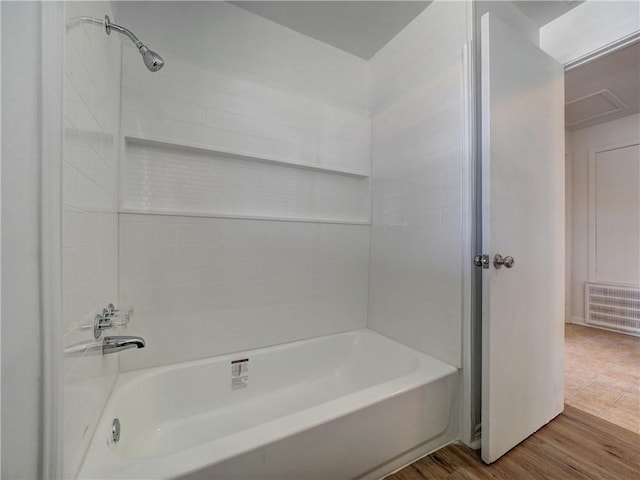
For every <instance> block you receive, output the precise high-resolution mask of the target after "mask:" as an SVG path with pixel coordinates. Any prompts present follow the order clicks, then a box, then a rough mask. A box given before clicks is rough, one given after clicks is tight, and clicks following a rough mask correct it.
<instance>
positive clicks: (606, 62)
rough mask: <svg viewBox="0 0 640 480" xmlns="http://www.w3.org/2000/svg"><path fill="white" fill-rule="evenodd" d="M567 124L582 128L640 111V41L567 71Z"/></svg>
mask: <svg viewBox="0 0 640 480" xmlns="http://www.w3.org/2000/svg"><path fill="white" fill-rule="evenodd" d="M565 104H566V105H565V125H566V127H567V129H568V130H578V129H580V128H585V127H590V126H593V125H597V124H599V123H604V122H608V121H611V120H615V119H617V118H621V117H626V116H627V115H633V114H635V113H639V112H640V43H636V44H634V45H631V46H629V47H626V48H624V49H622V50H620V51H618V52H615V53H612V54H611V55H607V56H605V57H602V58H599V59H597V60H594V61H592V62H589V63H587V64H585V65H582V66H580V67H578V68H575V69H573V70H570V71H568V72H566V73H565Z"/></svg>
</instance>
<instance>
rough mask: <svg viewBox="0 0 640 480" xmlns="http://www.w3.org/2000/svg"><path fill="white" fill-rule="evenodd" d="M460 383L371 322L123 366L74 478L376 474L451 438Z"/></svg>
mask: <svg viewBox="0 0 640 480" xmlns="http://www.w3.org/2000/svg"><path fill="white" fill-rule="evenodd" d="M244 359H248V362H247V363H245V365H248V372H246V375H245V373H244V372H243V373H241V374H240V376H241V377H245V376H246V378H240V379H238V378H236V385H238V384H239V385H240V386H241V388H237V387H236V388H232V363H231V362H233V361H236V360H244ZM236 369H237V367H236ZM233 373H235V374H238V371H237V370H236V371H235V372H233ZM243 383H244V384H246V386H244V387H242V384H243ZM457 383H458V379H457V370H456V369H455V368H453V367H451V366H448V365H445V364H444V363H442V362H439V361H437V360H435V359H433V358H431V357H429V356H427V355H423V354H421V353H419V352H416V351H415V350H412V349H410V348H407V347H404V346H403V345H400V344H398V343H396V342H394V341H391V340H389V339H388V338H386V337H383V336H381V335H379V334H377V333H375V332H373V331H371V330H367V329H363V330H357V331H353V332H348V333H343V334H338V335H332V336H328V337H322V338H316V339H312V340H305V341H300V342H295V343H290V344H286V345H279V346H275V347H268V348H263V349H259V350H252V351H248V352H243V353H239V354H232V355H226V356H221V357H215V358H210V359H205V360H198V361H193V362H188V363H182V364H176V365H170V366H166V367H159V368H151V369H146V370H138V371H133V372H128V373H124V374H122V375H120V377H119V378H118V380H117V381H116V385H115V387H114V391H113V393H112V395H111V398H110V399H109V402H108V404H107V407H106V409H105V412H104V414H103V416H102V419H101V420H100V423H99V425H98V428H97V431H96V434H95V436H94V438H93V440H92V443H91V445H90V447H89V451H88V453H87V456H86V458H85V461H84V463H83V466H82V468H81V471H80V474H79V477H80V478H100V479H106V478H126V479H135V478H187V477H188V478H224V479H227V478H243V479H246V478H252V479H258V478H271V479H276V478H277V479H283V478H292V479H302V478H304V479H309V478H324V479H333V480H337V479H341V478H345V479H346V478H357V477H364V478H380V477H381V476H382V475H383V474H385V473H389V472H390V471H391V470H392V469H393V468H397V467H398V466H400V465H402V464H403V463H406V462H407V461H409V460H411V459H412V458H416V457H418V456H420V455H422V454H424V453H427V452H428V451H430V450H433V449H434V448H436V447H439V446H442V445H444V444H446V443H448V442H449V441H451V440H453V439H454V438H455V435H456V431H455V430H456V425H455V424H456V421H455V418H456V415H457V412H456V408H454V406H455V405H456V391H457ZM116 417H117V418H119V419H120V423H121V437H120V440H119V442H117V443H114V442H113V441H112V440H111V425H112V421H113V419H114V418H116Z"/></svg>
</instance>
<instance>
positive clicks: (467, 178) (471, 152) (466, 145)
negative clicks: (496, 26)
mask: <svg viewBox="0 0 640 480" xmlns="http://www.w3.org/2000/svg"><path fill="white" fill-rule="evenodd" d="M474 48H475V47H474V44H473V42H472V41H469V42H467V43H466V44H465V45H463V47H462V62H461V85H460V87H461V96H462V99H461V100H462V102H461V105H462V112H461V115H462V135H461V139H460V140H461V144H462V158H461V165H462V188H461V196H462V198H461V205H462V218H461V221H462V252H461V254H462V292H461V295H462V299H461V300H462V302H461V303H462V339H461V341H462V375H461V383H462V385H461V387H462V388H461V393H462V396H461V406H462V409H461V418H460V432H459V437H460V439H461V440H462V441H463V442H464V443H466V444H467V445H471V444H472V443H473V442H474V441H475V440H476V439H475V432H476V423H477V422H478V421H479V420H480V419H476V418H473V417H474V415H473V413H472V412H473V410H474V409H473V398H474V395H473V392H474V388H479V387H480V386H479V385H474V382H473V368H474V366H473V358H472V352H473V346H472V343H473V338H474V335H473V326H474V325H473V324H474V322H473V318H474V313H475V314H477V312H474V311H473V309H474V298H475V290H476V289H477V288H478V286H477V285H476V284H475V282H474V273H475V272H474V270H473V269H474V268H475V267H474V266H473V265H472V261H473V257H474V256H475V255H476V242H475V236H476V234H475V230H476V218H475V207H474V203H475V201H474V200H475V198H476V186H477V179H476V169H475V162H476V155H475V152H476V147H475V142H476V135H475V132H476V122H475V115H476V112H475V94H476V90H475V82H474V77H475V76H474V72H475V70H474V69H475V64H474V63H475V62H474ZM475 368H478V366H477V365H476V366H475Z"/></svg>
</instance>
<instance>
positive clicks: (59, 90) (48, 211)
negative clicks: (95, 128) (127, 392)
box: [39, 2, 65, 478]
mask: <svg viewBox="0 0 640 480" xmlns="http://www.w3.org/2000/svg"><path fill="white" fill-rule="evenodd" d="M41 9H42V10H41V20H40V27H41V47H40V53H41V61H40V65H41V71H40V76H41V78H40V84H41V86H42V87H41V92H42V97H41V99H40V102H41V122H42V123H41V125H42V127H41V145H42V152H41V175H40V179H41V180H40V267H41V268H40V295H41V297H40V312H41V314H40V317H41V318H40V325H41V331H42V364H41V366H40V371H41V375H42V386H41V392H42V402H41V412H40V414H41V422H42V426H41V436H40V459H39V464H40V466H39V469H40V474H41V475H42V478H62V452H63V450H62V449H63V381H64V375H63V370H64V369H63V348H64V347H63V338H62V337H63V334H64V330H63V326H62V158H63V131H64V130H63V129H64V119H63V107H62V105H63V98H64V96H63V92H64V83H63V82H64V40H65V39H64V36H65V28H64V27H65V21H64V10H65V9H64V3H63V2H42V4H41Z"/></svg>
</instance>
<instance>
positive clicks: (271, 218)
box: [118, 208, 371, 225]
mask: <svg viewBox="0 0 640 480" xmlns="http://www.w3.org/2000/svg"><path fill="white" fill-rule="evenodd" d="M118 213H121V214H127V215H132V214H133V215H162V216H168V217H172V216H173V217H206V218H228V219H231V220H266V221H275V222H300V223H329V224H337V225H371V222H370V221H369V220H349V219H342V218H314V217H279V216H267V215H242V214H226V213H209V212H183V211H160V210H145V209H136V208H120V209H119V210H118Z"/></svg>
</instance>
